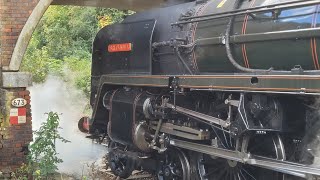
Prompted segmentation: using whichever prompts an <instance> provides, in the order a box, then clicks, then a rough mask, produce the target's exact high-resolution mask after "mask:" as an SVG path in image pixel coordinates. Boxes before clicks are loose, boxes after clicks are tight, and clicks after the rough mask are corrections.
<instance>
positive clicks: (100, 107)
mask: <svg viewBox="0 0 320 180" xmlns="http://www.w3.org/2000/svg"><path fill="white" fill-rule="evenodd" d="M223 2H225V1H222V2H221V3H223ZM253 2H254V1H253ZM208 3H209V2H207V1H196V2H195V4H196V5H197V6H200V8H199V9H200V10H199V11H203V7H205V6H207V4H208ZM240 3H241V1H240V0H236V1H235V3H234V7H235V8H233V10H231V11H225V12H220V13H214V14H206V15H201V13H200V14H198V13H195V12H193V11H188V12H187V13H186V14H183V15H182V16H181V17H180V18H179V21H177V22H174V23H171V26H172V28H173V29H174V30H173V31H174V32H175V31H178V30H179V29H180V30H179V31H181V32H183V33H185V34H186V35H187V36H189V32H185V31H187V30H186V29H190V27H188V28H185V27H183V26H184V25H190V24H191V29H193V28H194V25H192V24H197V23H199V22H206V21H212V20H216V19H223V18H230V19H229V21H228V23H227V27H226V33H225V34H224V35H221V36H220V37H211V38H198V39H197V40H194V39H193V42H191V43H190V42H189V43H187V42H186V41H187V40H184V39H179V38H177V39H170V40H167V41H161V42H152V36H153V34H154V31H156V30H155V24H156V23H157V21H156V20H154V19H148V20H141V21H133V22H131V21H130V20H129V21H127V22H124V23H122V24H118V25H115V26H113V27H110V28H109V29H108V30H102V32H101V33H99V34H98V35H97V39H96V41H95V43H94V45H95V46H96V47H97V49H98V50H96V51H94V52H93V60H97V59H98V60H101V59H103V58H105V57H106V58H105V59H107V60H108V62H107V63H106V62H104V61H99V62H97V61H95V62H94V64H93V67H92V95H91V105H92V106H93V115H92V119H91V120H90V128H89V133H90V134H92V135H93V136H92V137H94V138H98V139H101V138H102V139H103V138H106V139H107V140H108V141H109V142H110V144H109V149H110V152H109V161H110V164H111V169H112V170H113V172H114V173H115V174H116V175H118V176H120V177H127V176H128V175H130V174H131V172H132V170H134V169H144V170H147V171H150V172H152V173H155V174H156V175H157V176H158V178H159V179H177V180H178V179H186V180H188V179H201V180H204V179H212V180H220V179H234V180H238V179H239V180H247V179H277V180H280V179H281V180H284V179H294V178H305V179H317V178H319V177H320V166H319V164H318V162H317V160H318V158H319V154H318V152H317V149H318V148H319V144H320V143H317V142H318V139H317V135H318V133H319V132H318V130H317V127H318V126H317V125H318V124H319V123H320V121H319V115H318V114H317V109H318V106H317V97H318V96H319V95H320V70H319V69H318V68H316V69H315V70H310V69H303V67H302V66H300V65H296V66H294V67H292V68H291V69H289V70H288V69H287V70H274V69H273V68H271V67H270V69H254V68H250V67H249V64H246V63H244V66H243V65H241V64H239V61H237V60H236V59H235V56H234V54H233V53H232V48H231V45H235V44H245V43H253V42H265V41H273V40H287V39H298V40H300V39H312V43H314V41H316V40H314V41H313V39H315V38H316V37H320V34H319V33H320V29H319V28H318V27H312V28H303V29H297V30H281V31H272V32H262V33H251V34H246V33H243V34H241V35H238V34H234V35H231V29H232V25H233V23H234V21H235V17H236V16H239V15H245V16H246V18H248V17H251V18H252V19H255V18H257V16H256V14H255V13H264V12H271V13H272V17H273V18H275V19H277V18H278V16H279V11H282V10H286V9H292V8H299V7H305V6H313V5H319V4H320V1H319V0H307V1H289V2H283V3H278V4H271V5H264V6H257V7H251V5H250V7H249V8H244V9H243V8H242V9H238V7H239V5H240ZM199 4H200V5H199ZM251 4H253V3H252V2H251ZM219 5H220V4H219ZM219 5H218V6H219ZM316 13H317V12H316ZM133 19H134V18H133ZM138 19H139V18H138ZM195 26H197V25H195ZM124 27H125V28H124ZM141 27H143V28H142V29H141ZM175 28H177V29H178V30H176V29H175ZM123 29H125V30H123ZM181 29H182V30H181ZM194 29H195V28H194ZM137 30H141V31H143V32H144V33H142V34H143V35H141V34H139V33H138V31H137ZM130 31H131V33H132V36H126V37H123V38H124V39H122V41H123V42H131V43H132V44H133V45H134V44H137V42H139V39H137V38H136V37H141V39H142V40H141V42H144V44H143V45H141V47H139V46H138V47H136V46H134V47H135V48H136V50H137V52H136V53H133V54H130V53H127V54H125V53H122V54H121V53H118V54H117V53H115V54H111V53H109V54H107V55H106V54H103V53H105V52H101V51H100V49H99V48H101V47H103V48H104V47H106V44H115V43H119V42H118V39H119V38H118V36H119V37H121V38H122V36H123V34H126V33H130ZM158 33H159V32H158ZM193 33H195V32H193ZM107 36H113V37H116V38H114V39H107V42H105V41H104V40H103V41H102V40H101V39H106V37H107ZM193 36H194V34H193ZM117 38H118V39H117ZM193 38H194V37H193ZM115 39H117V40H115ZM212 45H218V46H223V47H225V49H226V54H227V57H228V60H229V63H230V64H231V65H232V66H233V68H234V69H236V70H237V72H223V73H199V72H197V70H196V69H197V68H196V67H195V66H196V65H195V64H193V63H194V62H192V60H191V59H189V58H186V57H187V56H188V57H189V55H188V54H189V53H190V52H192V51H194V49H195V46H212ZM313 45H314V44H313ZM312 47H314V46H312ZM157 48H170V49H173V50H174V51H173V54H175V55H176V57H177V60H178V62H179V65H180V66H179V67H181V69H183V70H181V72H179V71H178V70H177V71H178V72H177V73H174V70H175V69H174V67H168V70H163V72H161V73H154V72H153V70H154V67H153V66H155V65H153V63H155V62H156V61H153V60H151V59H152V56H153V55H154V54H156V53H157V55H159V54H160V55H163V54H166V53H163V52H162V51H159V52H155V49H157ZM181 49H184V50H181ZM186 49H187V50H186ZM312 53H313V58H315V57H314V55H315V54H314V53H315V52H314V49H313V51H312ZM169 54H170V53H169ZM190 57H191V56H190ZM130 58H131V59H139V58H140V59H141V61H142V62H145V64H143V65H141V64H129V63H128V59H130ZM119 59H121V61H117V60H119ZM114 60H116V61H114ZM95 63H96V64H95ZM104 64H108V65H107V66H106V67H102V66H103V65H104ZM128 64H129V65H128ZM315 67H317V66H316V64H315ZM104 68H105V69H104ZM157 70H158V69H157ZM167 72H169V73H167ZM308 128H309V129H308ZM310 147H311V150H310ZM312 148H313V149H312Z"/></svg>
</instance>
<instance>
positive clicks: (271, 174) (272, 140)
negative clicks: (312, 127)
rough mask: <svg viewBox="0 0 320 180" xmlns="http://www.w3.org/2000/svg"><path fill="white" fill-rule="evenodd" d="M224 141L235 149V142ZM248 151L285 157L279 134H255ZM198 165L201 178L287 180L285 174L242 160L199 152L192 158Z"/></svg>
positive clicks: (250, 139) (211, 179) (225, 144)
mask: <svg viewBox="0 0 320 180" xmlns="http://www.w3.org/2000/svg"><path fill="white" fill-rule="evenodd" d="M227 139H228V141H229V142H223V144H224V146H226V147H228V149H230V150H234V146H235V143H232V142H231V141H232V140H230V139H229V138H226V140H227ZM247 152H250V154H252V155H257V156H264V157H269V158H274V159H278V160H283V159H285V152H284V148H283V144H282V140H281V138H280V136H279V135H271V136H268V135H265V136H255V137H251V138H249V139H248V144H247ZM193 158H194V160H195V161H196V162H195V161H194V160H192V161H191V163H195V164H196V165H197V170H198V173H197V174H198V179H200V180H270V179H272V180H285V175H283V174H281V173H278V172H275V171H271V170H268V169H264V168H259V167H256V166H251V165H248V164H243V163H240V162H236V161H232V160H227V159H224V158H219V157H213V156H209V155H205V154H200V153H199V154H197V155H195V156H193V157H191V159H193Z"/></svg>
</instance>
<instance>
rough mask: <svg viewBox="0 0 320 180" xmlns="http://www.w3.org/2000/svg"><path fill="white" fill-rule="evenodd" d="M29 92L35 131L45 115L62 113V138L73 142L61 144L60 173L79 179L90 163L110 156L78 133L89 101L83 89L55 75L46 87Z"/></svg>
mask: <svg viewBox="0 0 320 180" xmlns="http://www.w3.org/2000/svg"><path fill="white" fill-rule="evenodd" d="M29 90H30V93H31V98H32V100H31V106H32V115H33V123H32V125H33V130H37V129H39V127H40V125H41V123H43V122H44V121H45V120H46V118H47V116H46V114H45V113H47V112H50V111H54V112H57V113H59V114H60V116H59V117H60V126H61V128H62V129H60V130H59V132H60V134H61V136H62V137H64V138H65V139H67V140H69V141H71V143H62V142H57V145H56V147H57V152H58V153H59V155H58V156H59V157H60V158H61V159H62V160H63V161H64V162H63V163H61V164H59V165H58V168H59V172H61V173H67V174H72V175H78V176H80V175H81V174H86V168H87V167H88V166H87V164H91V163H93V162H95V161H99V160H100V159H101V157H103V156H104V155H105V154H106V148H105V147H103V146H101V145H98V144H94V143H92V141H91V140H90V139H86V138H85V134H83V133H81V132H80V131H79V130H78V120H79V119H80V118H81V117H82V116H83V111H84V109H85V107H86V105H87V104H88V100H87V99H86V98H85V97H84V96H83V94H82V93H81V92H80V91H79V90H77V89H75V88H73V87H71V86H68V85H67V84H66V83H65V82H64V81H62V80H61V79H59V78H56V77H53V76H50V77H49V78H48V79H47V81H46V82H45V83H44V84H35V85H34V86H33V87H30V88H29Z"/></svg>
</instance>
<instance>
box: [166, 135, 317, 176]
mask: <svg viewBox="0 0 320 180" xmlns="http://www.w3.org/2000/svg"><path fill="white" fill-rule="evenodd" d="M170 145H172V146H175V147H180V148H183V149H189V150H192V151H195V152H200V153H204V154H208V155H211V156H216V157H220V158H225V159H228V160H232V161H237V162H240V163H244V164H250V165H253V166H258V167H262V168H266V169H270V170H273V171H277V172H281V173H285V174H290V175H293V176H299V177H302V178H307V177H310V176H311V177H312V176H320V168H319V167H313V166H310V165H304V164H298V163H293V162H289V161H281V160H276V159H270V158H267V157H261V156H255V155H251V154H250V153H244V152H239V151H233V150H226V149H221V148H217V147H214V146H208V145H203V144H198V143H193V142H187V141H182V140H177V139H171V140H170Z"/></svg>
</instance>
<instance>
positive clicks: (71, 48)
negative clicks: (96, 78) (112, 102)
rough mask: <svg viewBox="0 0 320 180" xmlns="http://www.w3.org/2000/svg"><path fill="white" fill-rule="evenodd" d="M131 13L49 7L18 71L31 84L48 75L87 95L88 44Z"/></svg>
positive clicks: (88, 83) (131, 12)
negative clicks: (29, 75) (28, 75)
mask: <svg viewBox="0 0 320 180" xmlns="http://www.w3.org/2000/svg"><path fill="white" fill-rule="evenodd" d="M133 13H134V12H133V11H120V10H117V9H112V8H110V9H103V8H87V7H70V6H50V7H49V9H48V10H47V12H46V13H45V15H44V16H43V18H42V19H41V21H40V23H39V25H38V27H37V28H36V30H35V32H34V34H33V36H32V39H31V41H30V43H29V46H28V49H27V52H26V55H25V56H24V60H23V62H22V66H21V70H22V71H26V72H30V73H32V75H33V81H34V82H35V83H43V82H45V80H46V78H47V77H48V75H49V74H51V75H57V76H59V77H62V78H63V79H64V80H65V81H66V82H69V83H70V84H72V85H74V86H75V87H76V88H78V89H81V90H82V91H83V93H85V95H86V96H87V97H89V94H90V79H91V78H90V73H91V72H90V71H91V52H92V42H93V40H94V37H95V35H96V33H97V32H98V30H99V29H100V28H102V27H104V26H106V25H110V24H112V23H115V22H120V21H122V20H123V18H124V17H126V16H128V15H130V14H133Z"/></svg>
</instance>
